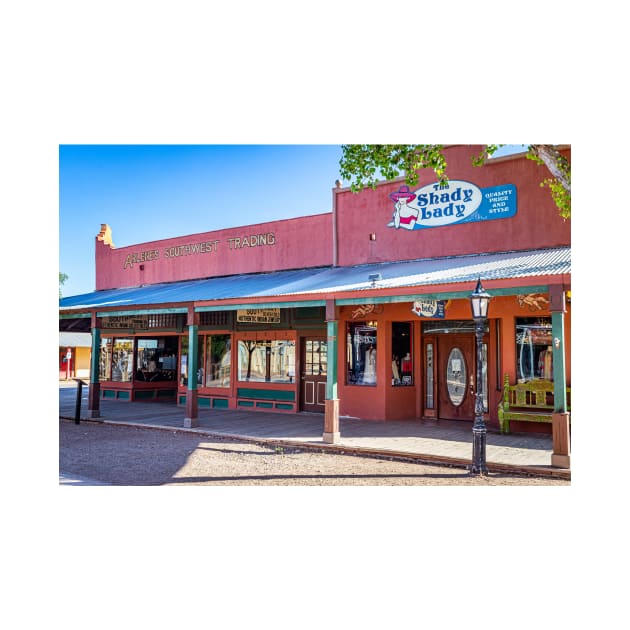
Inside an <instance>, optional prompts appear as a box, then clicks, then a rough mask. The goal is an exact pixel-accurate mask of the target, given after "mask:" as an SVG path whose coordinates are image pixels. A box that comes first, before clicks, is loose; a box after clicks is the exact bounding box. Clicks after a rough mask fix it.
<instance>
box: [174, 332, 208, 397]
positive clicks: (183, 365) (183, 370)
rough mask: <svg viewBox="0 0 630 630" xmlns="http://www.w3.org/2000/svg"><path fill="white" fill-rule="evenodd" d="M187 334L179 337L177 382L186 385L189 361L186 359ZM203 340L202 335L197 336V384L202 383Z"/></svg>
mask: <svg viewBox="0 0 630 630" xmlns="http://www.w3.org/2000/svg"><path fill="white" fill-rule="evenodd" d="M188 348H189V345H188V335H184V336H183V337H181V351H180V356H179V384H180V385H188V369H189V367H190V362H189V361H188ZM202 366H203V341H202V337H198V338H197V367H196V368H195V370H196V372H197V385H202V384H203V367H202Z"/></svg>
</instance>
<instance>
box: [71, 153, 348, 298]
mask: <svg viewBox="0 0 630 630" xmlns="http://www.w3.org/2000/svg"><path fill="white" fill-rule="evenodd" d="M340 158H341V147H340V145H205V146H201V145H198V146H195V145H190V146H177V145H144V146H142V145H138V146H133V145H118V146H116V145H101V146H90V145H79V146H75V145H62V146H61V147H60V149H59V270H60V271H62V272H63V273H66V274H67V275H68V280H67V281H66V282H65V284H64V285H63V287H62V293H63V295H64V296H70V295H78V294H81V293H88V292H90V291H93V290H94V285H95V276H94V273H95V270H94V238H95V236H96V235H97V234H98V233H99V231H100V227H101V224H102V223H108V224H109V226H110V227H111V228H112V236H113V241H114V244H115V245H116V247H124V246H126V245H132V244H135V243H142V242H146V241H153V240H157V239H163V238H170V237H174V236H183V235H186V234H195V233H198V232H206V231H210V230H216V229H221V228H226V227H235V226H239V225H249V224H252V223H258V222H262V221H272V220H276V219H286V218H291V217H296V216H304V215H309V214H319V213H321V212H329V211H330V210H331V197H332V195H331V189H332V188H333V187H334V183H335V180H336V179H338V178H339V160H340Z"/></svg>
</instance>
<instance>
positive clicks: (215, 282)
mask: <svg viewBox="0 0 630 630" xmlns="http://www.w3.org/2000/svg"><path fill="white" fill-rule="evenodd" d="M570 273H571V248H570V247H560V248H554V249H539V250H528V251H520V252H504V253H492V254H476V255H470V256H457V257H450V258H431V259H423V260H412V261H405V262H387V263H375V264H367V265H358V266H354V267H324V268H316V269H299V270H291V271H276V272H272V273H260V274H244V275H238V276H227V277H220V278H207V279H202V280H186V281H181V282H172V283H163V284H153V285H148V286H141V287H130V288H123V289H111V290H105V291H95V292H93V293H87V294H83V295H75V296H70V297H66V298H63V299H61V300H60V301H59V309H60V310H63V311H72V310H76V311H79V310H87V309H94V308H112V307H114V308H124V307H131V306H134V307H137V306H147V305H160V304H173V303H182V302H186V303H189V302H207V301H215V300H216V301H219V300H227V299H243V300H247V299H252V298H255V299H257V300H258V301H259V302H260V298H271V299H273V298H278V299H287V298H292V297H294V296H300V298H301V299H308V296H312V295H314V294H321V295H324V294H325V295H328V296H330V295H335V294H338V293H348V292H357V297H359V296H360V292H361V291H365V290H368V289H373V288H374V285H373V282H372V280H371V279H370V276H373V275H375V274H380V278H379V279H378V282H377V285H376V286H377V287H378V288H379V289H398V288H400V289H402V288H406V287H427V286H433V285H444V284H457V283H469V282H473V281H476V280H477V279H478V278H481V279H482V280H484V281H486V280H510V279H517V278H527V277H532V278H535V277H537V276H556V275H557V276H563V275H568V274H570ZM301 296H304V297H303V298H302V297H301Z"/></svg>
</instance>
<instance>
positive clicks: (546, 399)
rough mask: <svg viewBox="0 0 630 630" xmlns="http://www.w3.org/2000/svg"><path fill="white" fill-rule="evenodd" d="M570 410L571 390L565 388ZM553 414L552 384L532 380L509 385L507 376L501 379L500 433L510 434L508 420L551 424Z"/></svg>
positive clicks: (568, 409) (550, 382)
mask: <svg viewBox="0 0 630 630" xmlns="http://www.w3.org/2000/svg"><path fill="white" fill-rule="evenodd" d="M570 410H571V388H570V387H567V411H570ZM553 412H554V401H553V382H552V381H546V380H542V379H540V380H538V379H537V380H532V381H527V382H526V383H517V384H516V385H510V377H509V375H507V374H506V375H505V377H504V379H503V400H502V401H501V402H500V403H499V408H498V414H499V427H500V430H501V433H509V432H510V420H518V421H521V422H549V423H550V422H551V414H552V413H553Z"/></svg>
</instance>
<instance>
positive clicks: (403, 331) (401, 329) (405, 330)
mask: <svg viewBox="0 0 630 630" xmlns="http://www.w3.org/2000/svg"><path fill="white" fill-rule="evenodd" d="M392 385H394V386H399V385H413V360H412V345H411V324H410V323H409V322H392Z"/></svg>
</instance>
